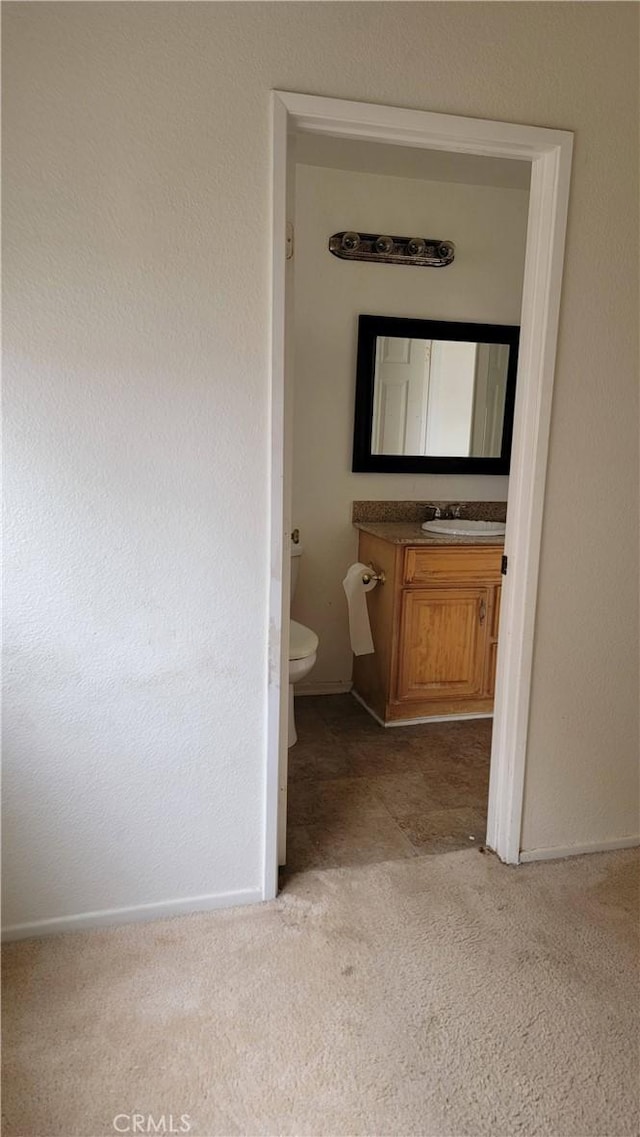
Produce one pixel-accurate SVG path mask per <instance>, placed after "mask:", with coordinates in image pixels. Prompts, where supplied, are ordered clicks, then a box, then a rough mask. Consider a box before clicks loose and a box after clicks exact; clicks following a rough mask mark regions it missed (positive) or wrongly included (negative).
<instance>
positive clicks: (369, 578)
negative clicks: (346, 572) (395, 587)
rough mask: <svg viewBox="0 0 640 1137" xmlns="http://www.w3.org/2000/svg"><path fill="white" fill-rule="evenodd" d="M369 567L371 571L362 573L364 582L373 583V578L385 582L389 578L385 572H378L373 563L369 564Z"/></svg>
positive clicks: (379, 582) (381, 582)
mask: <svg viewBox="0 0 640 1137" xmlns="http://www.w3.org/2000/svg"><path fill="white" fill-rule="evenodd" d="M369 568H370V569H371V572H363V574H362V583H363V584H371V581H372V580H376V581H377V582H378V584H384V582H385V580H386V579H387V578H386V576H385V574H384V572H376V570H375V568H374V567H373V565H369Z"/></svg>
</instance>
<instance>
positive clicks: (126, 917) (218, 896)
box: [2, 888, 264, 943]
mask: <svg viewBox="0 0 640 1137" xmlns="http://www.w3.org/2000/svg"><path fill="white" fill-rule="evenodd" d="M263 899H264V897H263V895H262V890H261V889H260V888H241V889H239V890H238V891H237V892H214V893H210V894H206V895H204V896H187V897H185V898H184V899H180V900H162V901H160V902H159V903H156V904H138V905H136V906H134V907H132V908H104V909H102V910H101V911H98V912H81V913H80V914H79V915H77V916H60V917H55V918H54V919H51V920H35V921H33V923H29V924H12V925H11V926H10V927H8V928H3V930H2V939H3V941H5V942H7V943H8V942H9V941H10V940H25V939H31V938H32V937H36V936H53V935H58V934H59V933H60V932H87V931H89V930H90V929H92V928H104V927H106V926H107V925H109V924H133V923H139V922H142V921H146V920H164V919H167V918H168V917H171V916H190V915H192V914H193V913H195V912H208V911H211V910H213V909H215V908H233V907H235V906H236V905H237V904H258V903H259V902H260V901H261V900H263Z"/></svg>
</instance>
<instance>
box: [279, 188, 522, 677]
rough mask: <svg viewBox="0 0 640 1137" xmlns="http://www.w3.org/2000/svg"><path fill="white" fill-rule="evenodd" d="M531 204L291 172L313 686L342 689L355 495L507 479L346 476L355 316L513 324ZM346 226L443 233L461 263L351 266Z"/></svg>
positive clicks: (300, 514) (413, 496) (486, 489)
mask: <svg viewBox="0 0 640 1137" xmlns="http://www.w3.org/2000/svg"><path fill="white" fill-rule="evenodd" d="M528 207H529V194H528V191H526V190H515V189H497V188H495V187H492V186H473V185H452V184H450V183H447V182H431V181H429V182H428V181H421V180H418V179H415V178H395V177H381V176H377V175H373V174H366V173H354V172H348V171H345V170H331V169H324V168H321V167H318V166H306V165H300V166H298V169H297V176H296V242H295V247H296V255H295V260H294V264H295V341H296V342H295V368H294V469H293V523H294V525H297V526H299V528H300V530H301V535H302V540H303V542H304V551H305V555H304V559H303V560H302V563H301V568H300V578H299V583H298V591H297V594H296V598H295V607H294V613H295V615H296V616H297V617H298V618H299V619H300V620H302V622H303V623H305V624H308V625H309V627H311V628H313V629H314V631H316V632H317V633H318V635H319V637H320V646H319V649H318V662H317V664H316V666H315V667H314V669H313V671H312V672H311V674H310V675H309V678H308V680H307V682H306V686H307V687H308V688H310V689H311V690H323V689H327V687H328V688H329V689H332V688H333V689H335V687H336V686H344V687H348V685H349V684H350V681H351V671H352V665H353V656H352V654H351V646H350V644H349V627H348V621H347V609H346V604H345V598H344V592H343V589H342V584H341V581H342V578H343V577H344V574H345V570H346V568H347V566H348V565H349V564H351V562H352V561H354V560H355V559H356V554H357V549H358V535H357V533H356V532H355V530H354V529H353V527H352V525H351V502H352V501H353V500H354V499H371V500H385V499H390V500H393V499H396V500H397V499H403V500H418V501H420V500H422V501H424V500H429V499H430V498H434V499H436V500H439V499H441V498H443V499H446V498H450V499H452V500H456V499H458V500H483V499H484V500H499V501H504V500H506V496H507V485H508V479H507V478H488V477H463V476H460V477H457V476H456V477H454V476H449V477H443V476H437V475H429V474H423V475H415V474H414V475H408V474H396V475H395V476H394V475H391V474H353V473H351V448H352V443H353V406H354V395H355V369H356V362H355V361H356V346H357V323H358V314H359V313H360V312H370V313H377V314H379V315H387V316H416V317H430V318H433V319H441V320H472V321H476V322H485V323H504V324H517V323H519V321H520V303H521V296H522V276H523V271H524V251H525V241H526V232H527V211H528ZM351 228H353V229H361V230H365V231H369V232H374V231H377V230H378V229H379V230H381V231H383V232H390V233H407V234H411V233H427V234H429V235H431V236H440V237H445V236H446V235H447V234H448V235H449V237H450V239H451V240H453V241H455V242H456V259H455V260H454V262H453V264H452V265H450V266H449V268H447V269H445V270H443V271H442V272H440V271H437V270H434V269H411V270H408V269H406V268H393V267H391V266H384V267H380V266H379V265H378V266H376V265H372V264H365V263H361V262H360V263H355V264H348V263H347V262H345V261H341V260H338V259H337V258H336V257H332V256H331V255H330V253H329V252H328V251H327V238H328V237H329V235H330V234H331V233H335V232H337V231H338V230H340V229H351ZM302 686H303V684H300V687H301V688H302Z"/></svg>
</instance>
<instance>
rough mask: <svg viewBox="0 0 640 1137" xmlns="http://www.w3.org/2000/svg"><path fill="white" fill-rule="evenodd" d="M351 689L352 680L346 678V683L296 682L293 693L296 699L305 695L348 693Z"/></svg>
mask: <svg viewBox="0 0 640 1137" xmlns="http://www.w3.org/2000/svg"><path fill="white" fill-rule="evenodd" d="M350 690H351V680H350V679H349V680H345V682H344V683H340V682H338V683H309V684H308V685H306V684H302V683H300V684H298V683H296V685H295V687H294V688H293V693H294V696H295V698H296V699H298V698H300V696H301V695H302V697H303V698H304V696H305V695H348V694H349V691H350Z"/></svg>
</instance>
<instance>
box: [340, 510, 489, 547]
mask: <svg viewBox="0 0 640 1137" xmlns="http://www.w3.org/2000/svg"><path fill="white" fill-rule="evenodd" d="M452 505H455V506H457V507H458V509H459V511H460V518H461V520H467V521H505V520H506V516H507V503H506V501H456V502H452V501H354V502H353V510H352V520H353V525H354V527H355V528H356V529H360V530H361V532H362V533H371V535H372V536H373V537H380V538H381V539H382V540H383V541H391V542H392V544H394V545H504V534H503V533H494V534H492V535H491V536H487V537H480V536H479V535H478V534H474V535H473V536H472V537H459V536H454V535H453V534H452V533H451V534H450V533H428V532H427V531H426V530H425V529H423V528H422V522H423V521H426V520H427V518H429V517H431V510H432V509H433V508H434V507H435V506H437V507H439V508H440V509H442V511H443V512H446V511H447V510H449V509H450V507H451V506H452Z"/></svg>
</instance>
